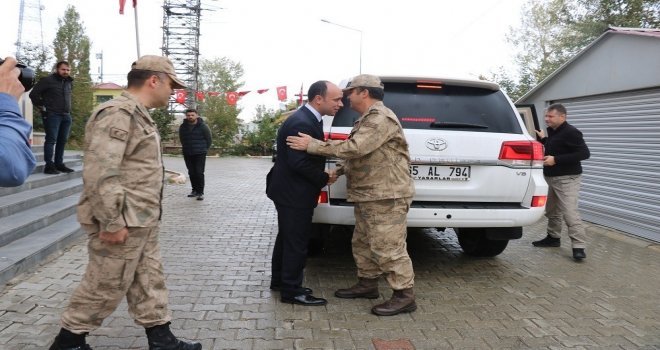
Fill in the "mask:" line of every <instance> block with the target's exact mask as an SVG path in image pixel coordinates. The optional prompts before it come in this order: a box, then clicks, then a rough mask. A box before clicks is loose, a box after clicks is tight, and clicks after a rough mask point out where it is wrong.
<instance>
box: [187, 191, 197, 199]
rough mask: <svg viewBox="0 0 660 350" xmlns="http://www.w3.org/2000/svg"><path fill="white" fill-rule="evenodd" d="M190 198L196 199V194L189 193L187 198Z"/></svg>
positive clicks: (193, 192)
mask: <svg viewBox="0 0 660 350" xmlns="http://www.w3.org/2000/svg"><path fill="white" fill-rule="evenodd" d="M192 197H197V192H195V191H192V192H190V194H189V195H188V198H192Z"/></svg>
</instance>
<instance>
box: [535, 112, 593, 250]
mask: <svg viewBox="0 0 660 350" xmlns="http://www.w3.org/2000/svg"><path fill="white" fill-rule="evenodd" d="M566 113H567V112H566V107H564V106H563V105H561V104H559V103H556V104H553V105H550V106H549V107H548V109H547V110H546V113H545V124H546V125H547V126H548V136H547V137H545V134H544V133H543V131H541V130H536V134H537V135H538V137H539V138H540V139H541V142H542V143H543V144H544V145H545V157H544V158H543V175H544V176H545V181H546V182H547V183H548V202H547V204H546V207H545V216H546V217H547V218H548V234H547V236H546V237H545V238H543V239H541V240H538V241H535V242H533V243H532V244H533V245H534V246H535V247H559V245H560V237H561V230H562V226H563V222H566V226H568V237H569V238H570V239H571V245H572V247H573V259H575V260H577V261H580V260H582V259H584V258H586V257H587V255H586V253H585V251H584V249H585V244H586V243H585V241H584V239H585V232H584V224H583V223H582V219H581V218H580V213H579V212H578V195H579V193H580V182H581V179H582V164H581V163H580V162H581V161H583V160H585V159H588V158H589V156H590V153H589V147H587V144H586V143H585V142H584V139H583V138H582V132H580V130H578V129H577V128H576V127H574V126H573V125H570V124H569V123H568V122H567V121H566Z"/></svg>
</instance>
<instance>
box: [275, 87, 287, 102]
mask: <svg viewBox="0 0 660 350" xmlns="http://www.w3.org/2000/svg"><path fill="white" fill-rule="evenodd" d="M277 99H278V100H280V101H286V86H278V87H277Z"/></svg>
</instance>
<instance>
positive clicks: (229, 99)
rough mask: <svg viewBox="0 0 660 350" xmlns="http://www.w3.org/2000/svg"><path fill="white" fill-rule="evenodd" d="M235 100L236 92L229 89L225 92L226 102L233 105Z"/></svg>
mask: <svg viewBox="0 0 660 350" xmlns="http://www.w3.org/2000/svg"><path fill="white" fill-rule="evenodd" d="M236 101H238V92H236V91H231V92H228V93H227V104H228V105H230V106H235V105H236Z"/></svg>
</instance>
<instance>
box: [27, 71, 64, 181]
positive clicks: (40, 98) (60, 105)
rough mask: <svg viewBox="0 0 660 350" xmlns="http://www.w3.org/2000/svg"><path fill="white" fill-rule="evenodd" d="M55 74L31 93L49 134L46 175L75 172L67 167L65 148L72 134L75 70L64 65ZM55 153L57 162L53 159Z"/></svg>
mask: <svg viewBox="0 0 660 350" xmlns="http://www.w3.org/2000/svg"><path fill="white" fill-rule="evenodd" d="M55 69H56V71H55V73H53V74H51V75H49V76H47V77H44V78H42V79H41V80H39V82H38V83H37V84H36V85H35V86H34V88H33V89H32V92H30V99H31V100H32V104H33V105H34V106H35V107H36V108H37V109H39V110H40V111H41V118H42V119H43V122H44V130H45V131H46V142H45V143H44V160H45V161H46V167H45V168H44V173H45V174H59V173H60V172H64V173H70V172H73V169H70V168H68V167H67V166H65V165H64V146H65V145H66V142H67V140H68V139H69V131H71V90H72V87H73V78H71V76H70V73H71V66H70V65H69V62H66V61H60V62H57V64H56V65H55ZM53 153H54V155H55V156H54V158H53Z"/></svg>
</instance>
